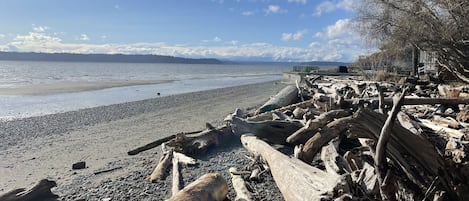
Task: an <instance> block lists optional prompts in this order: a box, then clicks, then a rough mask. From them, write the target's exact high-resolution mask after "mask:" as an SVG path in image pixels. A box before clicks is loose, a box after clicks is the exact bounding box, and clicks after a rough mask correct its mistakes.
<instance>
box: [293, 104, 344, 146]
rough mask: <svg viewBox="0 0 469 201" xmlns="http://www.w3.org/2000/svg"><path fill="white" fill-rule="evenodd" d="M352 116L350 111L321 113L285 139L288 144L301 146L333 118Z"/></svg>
mask: <svg viewBox="0 0 469 201" xmlns="http://www.w3.org/2000/svg"><path fill="white" fill-rule="evenodd" d="M350 115H352V111H350V110H332V111H329V112H325V113H322V114H321V115H319V116H318V117H317V118H316V119H313V120H308V122H307V123H306V125H305V126H304V127H303V128H300V129H298V130H297V131H296V132H294V133H293V134H291V135H290V136H289V137H288V138H287V142H288V143H290V144H303V143H305V142H306V141H307V140H308V139H309V138H311V137H312V136H313V134H314V133H316V132H317V130H318V129H319V128H321V127H323V126H324V125H326V124H327V123H329V122H330V121H332V120H333V119H335V118H341V117H346V116H350Z"/></svg>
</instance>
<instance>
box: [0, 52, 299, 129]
mask: <svg viewBox="0 0 469 201" xmlns="http://www.w3.org/2000/svg"><path fill="white" fill-rule="evenodd" d="M290 69H291V66H288V65H248V64H221V65H219V64H161V63H157V64H151V63H87V62H24V61H0V90H1V89H10V90H11V89H13V90H16V89H29V90H30V91H31V89H33V90H32V91H34V90H35V89H38V90H40V87H38V86H49V87H50V86H53V87H55V88H60V87H62V86H64V87H65V86H69V85H70V83H72V84H73V83H97V84H99V83H101V82H102V83H105V82H116V81H117V82H119V81H124V82H129V83H133V82H138V81H161V83H160V84H145V85H132V86H119V87H110V88H103V89H98V90H85V91H83V90H76V91H69V92H57V93H49V94H41V93H40V91H39V92H38V94H34V95H28V94H21V93H16V94H13V95H11V94H0V120H10V119H16V118H25V117H31V116H41V115H47V114H54V113H60V112H66V111H73V110H79V109H82V108H91V107H97V106H103V105H111V104H119V103H124V102H131V101H138V100H144V99H150V98H157V97H161V96H169V95H175V94H181V93H188V92H196V91H204V90H210V89H216V88H224V87H231V86H239V85H245V84H254V83H261V82H267V81H273V80H280V79H281V74H282V72H284V71H288V70H290Z"/></svg>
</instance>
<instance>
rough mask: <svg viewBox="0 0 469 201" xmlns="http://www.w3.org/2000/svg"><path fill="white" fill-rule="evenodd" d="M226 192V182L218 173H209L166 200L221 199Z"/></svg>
mask: <svg viewBox="0 0 469 201" xmlns="http://www.w3.org/2000/svg"><path fill="white" fill-rule="evenodd" d="M227 194H228V183H226V180H225V179H224V178H223V177H222V176H221V175H220V174H218V173H209V174H205V175H203V176H201V177H200V178H199V179H197V180H195V181H194V182H192V183H190V184H189V185H187V186H186V187H184V188H183V189H182V190H180V191H179V192H178V193H176V194H175V195H173V196H172V197H171V198H169V199H168V201H200V200H206V201H222V200H224V199H225V198H226V195H227Z"/></svg>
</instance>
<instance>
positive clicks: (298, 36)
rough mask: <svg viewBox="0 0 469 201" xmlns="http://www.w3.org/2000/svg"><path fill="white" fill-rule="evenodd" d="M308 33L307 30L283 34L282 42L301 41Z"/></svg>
mask: <svg viewBox="0 0 469 201" xmlns="http://www.w3.org/2000/svg"><path fill="white" fill-rule="evenodd" d="M307 32H308V31H307V30H301V31H297V32H296V33H282V37H281V40H283V41H289V40H301V39H302V38H303V36H304V35H305V34H306V33H307Z"/></svg>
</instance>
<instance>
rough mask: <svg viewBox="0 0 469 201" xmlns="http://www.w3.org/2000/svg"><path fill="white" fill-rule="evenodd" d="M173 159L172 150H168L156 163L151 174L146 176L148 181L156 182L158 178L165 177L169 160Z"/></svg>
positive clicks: (169, 163)
mask: <svg viewBox="0 0 469 201" xmlns="http://www.w3.org/2000/svg"><path fill="white" fill-rule="evenodd" d="M172 159H173V151H169V152H168V153H165V154H164V155H163V156H162V157H161V159H160V161H159V162H158V165H157V166H156V167H155V169H154V170H153V172H152V173H151V175H150V176H149V177H148V178H147V179H148V181H150V182H152V183H153V182H156V181H159V180H163V179H165V178H166V175H167V174H166V171H167V169H168V167H169V165H171V161H172Z"/></svg>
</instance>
